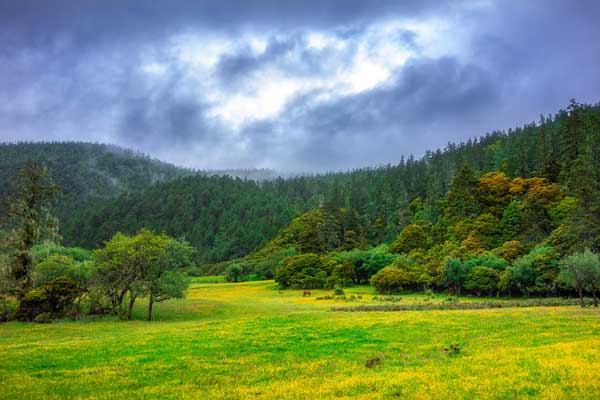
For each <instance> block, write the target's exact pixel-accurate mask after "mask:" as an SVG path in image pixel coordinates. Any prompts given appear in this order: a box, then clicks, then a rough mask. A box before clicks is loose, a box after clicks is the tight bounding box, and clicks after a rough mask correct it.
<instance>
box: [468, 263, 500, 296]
mask: <svg viewBox="0 0 600 400" xmlns="http://www.w3.org/2000/svg"><path fill="white" fill-rule="evenodd" d="M499 281H500V273H499V272H498V270H496V269H494V268H489V267H484V266H481V265H478V266H476V267H473V268H472V269H471V270H470V271H469V274H468V276H467V280H466V282H465V289H467V290H472V291H474V292H475V293H476V294H477V295H478V296H480V295H481V294H482V293H483V294H493V293H494V292H495V291H496V290H497V287H498V282H499Z"/></svg>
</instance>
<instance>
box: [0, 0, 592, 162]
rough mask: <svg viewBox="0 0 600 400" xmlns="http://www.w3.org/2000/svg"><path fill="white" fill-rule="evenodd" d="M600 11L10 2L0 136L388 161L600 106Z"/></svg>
mask: <svg viewBox="0 0 600 400" xmlns="http://www.w3.org/2000/svg"><path fill="white" fill-rule="evenodd" d="M599 18H600V3H599V2H597V1H593V0H589V1H585V0H583V1H578V2H570V1H567V0H564V1H558V0H556V1H555V0H551V1H542V0H539V1H525V2H522V1H516V0H514V1H499V2H474V1H466V2H439V1H431V2H423V1H403V2H399V1H395V0H394V1H392V0H390V1H383V0H380V1H371V2H366V1H363V0H328V1H318V2H310V3H307V2H303V1H285V2H281V1H276V0H245V1H223V0H221V1H169V2H166V1H164V2H162V1H142V0H136V1H128V2H122V1H118V0H106V1H102V2H100V1H92V0H82V1H72V0H54V1H29V0H21V1H17V0H14V1H8V0H0V43H1V46H0V141H1V140H6V141H14V140H58V139H67V140H86V141H110V142H113V143H116V144H120V145H124V146H129V147H135V148H138V149H139V150H142V151H145V152H149V153H151V154H153V155H155V156H159V157H162V158H166V159H168V160H170V161H173V162H178V163H184V164H187V165H190V166H196V167H203V168H227V167H252V166H257V167H275V168H280V169H286V170H290V169H294V170H323V169H344V168H351V167H360V166H364V165H373V164H380V163H387V162H392V163H394V162H397V161H398V159H399V158H400V156H401V155H408V154H410V153H415V154H417V155H418V154H422V153H423V152H424V151H425V150H427V149H433V148H436V147H443V146H444V145H445V144H446V143H447V142H448V141H460V140H466V139H467V138H469V137H472V136H476V135H480V134H483V133H485V132H486V131H491V130H494V129H501V128H508V127H512V126H515V125H517V124H521V123H526V122H530V121H531V120H534V119H537V116H538V115H539V114H540V113H549V112H554V111H556V110H557V109H558V108H560V107H563V106H564V105H565V104H566V103H567V102H568V100H569V99H570V98H577V99H578V100H580V101H587V102H597V101H598V100H600V95H599V93H600V74H598V73H597V66H598V65H600V41H599V40H598V37H600V27H599V25H598V23H597V21H598V20H599ZM407 19H408V21H409V22H411V21H412V22H413V24H412V25H411V24H410V23H407V24H406V26H403V25H402V24H400V26H399V27H397V28H394V29H392V30H389V31H386V30H382V29H383V28H381V27H382V26H385V24H386V23H388V22H390V21H404V20H407ZM415 22H416V23H417V24H416V25H415ZM419 23H421V25H419ZM444 26H446V28H444ZM436 29H442V32H443V33H441V34H440V33H439V32H438V33H435V32H437V31H436ZM444 29H445V30H444ZM429 31H433V32H434V33H433V34H432V35H434V36H433V38H428V37H427V35H428V34H430V33H428V32H429ZM313 32H318V33H320V34H323V35H325V36H326V40H324V41H323V43H317V45H316V46H315V45H314V44H313V43H312V42H311V36H310V35H311V33H313ZM382 32H383V33H382ZM435 34H437V35H438V36H435ZM188 39H189V41H190V42H191V43H192V45H191V47H190V48H186V54H185V57H182V54H181V50H180V48H181V47H182V46H183V47H185V46H188V44H186V43H187V42H185V40H188ZM254 39H256V40H258V41H259V42H261V43H262V45H263V46H264V49H262V48H260V47H261V46H260V45H259V46H258V47H257V46H256V43H253V42H252V40H254ZM220 41H224V43H225V44H223V46H224V47H223V49H221V50H219V52H217V53H215V54H212V53H211V50H210V45H211V43H212V44H214V43H217V44H218V43H220ZM340 44H342V45H340ZM386 45H390V46H391V48H392V50H386V49H385V46H386ZM390 51H391V53H390ZM398 51H406V52H407V57H408V59H407V61H406V62H405V63H403V64H401V65H395V64H394V63H393V60H392V59H393V56H394V55H395V53H396V52H398ZM388 53H389V54H388ZM388 55H389V57H390V60H389V62H388V61H387V58H386V57H388ZM211 57H213V58H215V60H213V61H214V65H213V64H210V65H211V66H210V67H206V65H204V64H203V63H207V62H208V61H207V60H209V59H210V58H211ZM213 61H211V62H213ZM368 61H373V62H374V63H375V64H376V65H375V66H374V67H373V66H369V65H368ZM207 65H208V64H207ZM361 67H365V68H366V69H365V70H364V71H360V68H361ZM369 68H370V69H369ZM378 68H379V69H381V68H384V69H387V70H388V72H389V76H388V77H386V78H385V79H383V80H381V81H380V80H376V79H375V80H373V82H374V84H373V85H363V86H360V85H359V86H360V87H359V88H358V89H357V88H356V87H354V86H352V85H354V84H356V82H357V80H358V81H360V80H361V79H366V80H367V81H368V80H370V79H373V76H374V74H377V73H380V72H378V71H379V70H378ZM357 71H358V72H357ZM353 74H358V78H357V77H356V76H353ZM269 85H271V86H269ZM286 85H288V86H290V85H291V86H290V87H292V89H290V90H291V94H289V93H288V94H286V95H285V96H284V97H282V99H279V98H278V96H283V95H282V94H281V93H279V91H278V90H280V89H281V90H283V89H285V88H286V87H287V86H286ZM265 88H266V89H265ZM282 88H283V89H282ZM349 88H350V89H349ZM263 89H264V90H267V89H269V90H271V91H267V92H266V93H262V92H261V90H263ZM286 90H287V89H286ZM253 96H254V97H256V102H257V104H259V105H258V106H254V105H253V101H248V98H250V100H252V99H253V98H254V97H253ZM261 96H262V97H261ZM286 96H287V97H286ZM238 98H239V99H238ZM236 99H237V100H236ZM240 99H241V100H240ZM238 100H239V102H238V103H236V101H238ZM271 100H272V101H273V102H275V103H274V104H275V105H273V104H271ZM279 103H281V106H280V107H276V105H277V104H279ZM252 107H255V108H256V109H254V108H252ZM248 110H250V111H248ZM265 110H266V111H265ZM262 112H264V115H263V116H260V117H257V118H254V119H253V118H252V115H251V114H252V113H257V114H259V115H262V114H261V113H262Z"/></svg>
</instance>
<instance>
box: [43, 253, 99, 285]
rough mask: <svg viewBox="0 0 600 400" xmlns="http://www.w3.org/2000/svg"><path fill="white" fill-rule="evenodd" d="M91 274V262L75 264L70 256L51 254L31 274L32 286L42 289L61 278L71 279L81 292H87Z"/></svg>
mask: <svg viewBox="0 0 600 400" xmlns="http://www.w3.org/2000/svg"><path fill="white" fill-rule="evenodd" d="M92 272H93V263H92V262H91V261H84V262H77V261H75V260H74V259H73V258H71V257H70V256H65V255H61V254H53V255H51V256H49V257H47V258H46V259H44V260H43V261H42V262H40V263H39V264H37V265H36V266H35V268H34V272H33V286H34V287H42V286H44V285H45V284H46V283H47V282H49V281H51V280H53V279H56V278H58V277H61V276H66V277H69V278H71V279H72V280H73V281H74V282H76V283H77V285H78V286H79V287H80V288H81V290H82V291H85V290H87V287H88V282H89V280H90V278H91V275H92Z"/></svg>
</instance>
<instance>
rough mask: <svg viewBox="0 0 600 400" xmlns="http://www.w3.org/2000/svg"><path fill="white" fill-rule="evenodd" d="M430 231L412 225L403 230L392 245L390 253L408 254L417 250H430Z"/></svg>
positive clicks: (423, 227)
mask: <svg viewBox="0 0 600 400" xmlns="http://www.w3.org/2000/svg"><path fill="white" fill-rule="evenodd" d="M428 240H429V237H428V229H427V227H425V226H423V225H421V224H410V225H408V226H407V227H406V228H404V229H403V230H402V232H401V233H400V234H399V235H398V237H397V238H396V240H395V241H394V242H393V243H392V244H391V245H390V252H392V253H396V254H403V253H404V254H408V253H410V252H411V251H412V250H415V249H427V248H428Z"/></svg>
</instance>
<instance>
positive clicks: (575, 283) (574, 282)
mask: <svg viewBox="0 0 600 400" xmlns="http://www.w3.org/2000/svg"><path fill="white" fill-rule="evenodd" d="M558 281H559V282H560V283H562V284H564V285H565V286H567V287H570V288H573V289H575V290H576V291H577V293H578V294H579V300H580V303H581V307H584V306H585V303H584V301H583V292H584V290H587V291H590V292H591V293H592V296H593V298H594V307H598V300H597V296H596V292H597V289H598V286H600V257H599V256H598V254H596V253H593V252H592V251H590V250H589V249H586V250H585V251H584V252H582V253H575V254H573V255H571V256H569V257H566V258H565V259H564V260H563V261H562V262H561V263H560V273H559V274H558Z"/></svg>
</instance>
